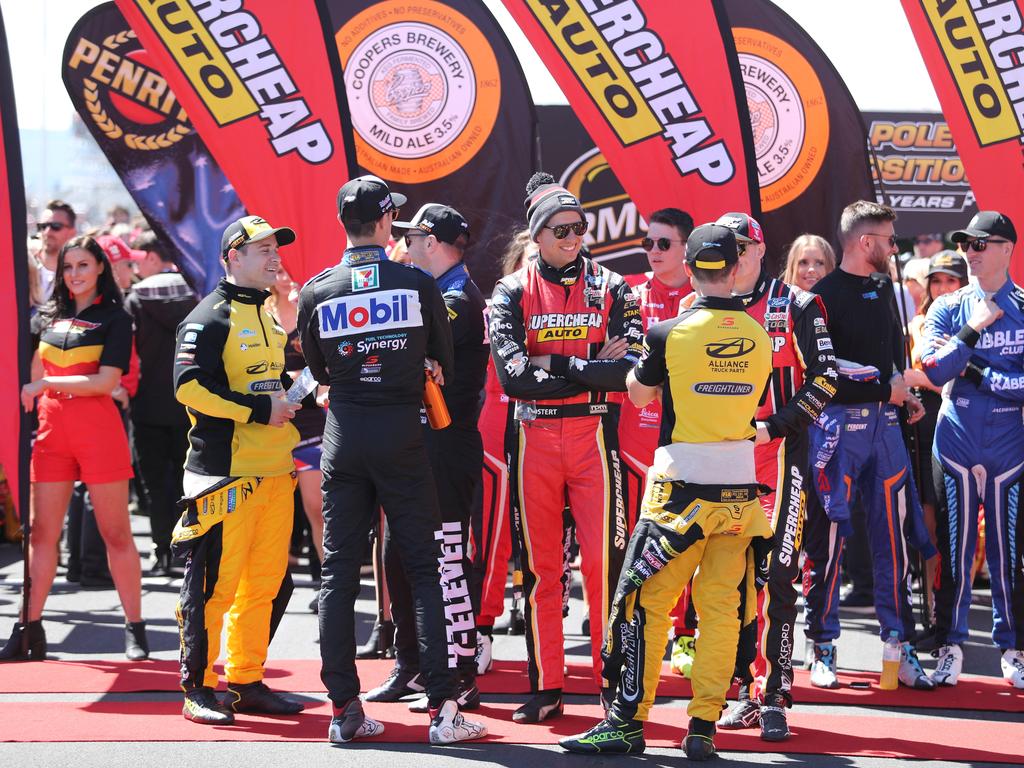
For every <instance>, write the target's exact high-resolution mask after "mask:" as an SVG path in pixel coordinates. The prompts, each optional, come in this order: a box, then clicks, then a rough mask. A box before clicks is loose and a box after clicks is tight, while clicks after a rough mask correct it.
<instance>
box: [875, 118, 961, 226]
mask: <svg viewBox="0 0 1024 768" xmlns="http://www.w3.org/2000/svg"><path fill="white" fill-rule="evenodd" d="M864 122H866V123H867V125H868V143H869V146H870V147H871V150H872V155H873V157H872V159H873V161H874V162H873V164H872V170H873V171H874V178H875V194H876V197H877V199H878V201H879V202H883V203H885V204H886V205H889V206H892V207H893V208H894V209H896V213H898V214H899V217H900V218H899V221H898V222H896V231H897V232H899V234H900V235H901V236H903V237H912V236H914V235H920V234H924V233H937V232H942V233H947V232H950V231H952V230H954V229H959V228H960V227H962V226H963V224H964V222H965V221H969V220H970V219H971V217H972V216H974V214H975V213H977V212H978V204H977V202H976V201H975V199H974V193H973V192H972V191H971V185H970V183H969V182H968V181H967V174H966V172H965V171H964V164H963V161H962V160H961V159H960V155H959V154H958V152H957V149H956V145H955V144H954V143H953V134H952V132H951V131H950V129H949V126H948V125H947V124H946V119H945V118H944V117H943V116H942V115H941V114H939V113H935V112H865V113H864Z"/></svg>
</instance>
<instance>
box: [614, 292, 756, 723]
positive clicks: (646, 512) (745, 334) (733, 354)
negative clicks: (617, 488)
mask: <svg viewBox="0 0 1024 768" xmlns="http://www.w3.org/2000/svg"><path fill="white" fill-rule="evenodd" d="M770 373H771V342H770V340H769V338H768V336H767V334H766V333H765V332H764V329H763V328H761V327H760V325H758V323H757V322H756V321H755V320H753V319H752V318H751V317H750V316H748V315H747V314H746V313H745V312H744V311H743V303H742V302H741V301H740V300H739V299H735V298H729V299H718V298H710V297H702V298H700V299H698V300H697V301H696V302H695V303H694V305H693V307H692V308H691V309H689V310H686V311H684V312H683V313H682V314H681V315H680V316H679V317H678V318H675V319H673V320H668V321H665V322H662V323H658V324H657V325H654V326H652V327H651V328H650V329H649V330H648V333H647V338H646V341H645V344H644V355H643V357H642V358H641V360H640V362H639V364H638V365H637V367H636V371H635V375H636V378H637V381H638V382H640V383H641V384H644V385H646V386H650V387H654V386H658V385H664V386H663V391H662V400H663V413H664V417H663V419H662V427H661V438H660V442H661V444H662V447H660V448H658V450H657V451H656V452H655V456H654V462H653V465H652V467H651V471H650V473H649V474H648V479H647V485H646V489H645V492H644V503H643V511H642V513H641V517H640V520H639V522H638V523H637V525H636V528H635V529H634V530H633V533H632V536H631V537H630V540H629V547H628V549H627V553H626V560H625V565H624V566H623V568H622V571H621V573H620V574H619V579H618V584H617V586H616V590H615V597H614V600H613V602H612V608H611V613H610V615H609V618H608V632H607V636H606V641H605V645H604V652H603V661H604V666H603V677H604V680H603V684H604V685H606V686H607V687H609V688H611V689H613V690H614V691H615V695H614V700H613V702H612V704H611V709H612V711H613V712H614V713H615V715H617V716H618V717H619V718H621V719H625V720H629V719H636V720H646V719H647V716H648V712H649V711H650V708H651V705H652V704H653V703H654V697H655V695H656V693H657V686H658V681H659V678H660V675H661V662H662V659H663V657H664V655H665V638H666V633H667V631H668V628H669V623H670V620H669V615H668V612H669V610H670V609H671V608H672V606H673V605H675V604H676V603H677V601H678V599H679V595H680V593H681V592H682V591H683V588H684V586H685V585H686V584H688V583H689V581H690V579H691V578H694V601H695V604H696V606H697V612H698V614H699V615H700V633H701V634H700V642H699V643H698V644H697V655H696V659H695V661H694V664H693V671H692V680H693V692H694V696H693V700H692V701H691V702H690V705H689V707H688V710H687V711H688V712H689V714H690V715H691V717H696V718H700V719H703V720H709V721H712V722H714V721H715V720H717V719H718V716H719V714H720V713H721V711H722V707H723V706H724V704H725V694H726V691H727V689H728V687H729V680H730V678H731V676H732V673H733V669H734V666H735V661H736V647H737V642H738V639H739V631H740V621H739V615H738V609H739V601H740V592H739V591H738V590H737V587H738V586H740V585H744V587H745V589H746V590H749V591H752V590H753V574H754V568H755V560H758V561H760V560H763V558H764V557H766V556H767V552H768V548H769V546H770V537H771V528H770V526H769V524H768V520H767V519H766V518H765V514H764V510H763V509H762V508H761V505H760V504H758V501H757V499H758V495H759V494H760V493H763V492H764V491H766V490H767V489H766V488H764V486H760V485H758V483H757V482H756V477H755V467H754V446H753V443H752V438H753V436H754V428H753V419H752V417H753V415H754V412H755V411H756V409H757V405H758V401H759V399H760V397H761V396H762V394H763V392H764V389H765V384H766V382H767V381H768V378H769V375H770ZM755 541H756V542H757V543H758V545H757V546H756V548H755V546H754V544H755ZM755 549H756V554H755ZM698 568H699V570H698ZM695 573H696V577H694V574H695Z"/></svg>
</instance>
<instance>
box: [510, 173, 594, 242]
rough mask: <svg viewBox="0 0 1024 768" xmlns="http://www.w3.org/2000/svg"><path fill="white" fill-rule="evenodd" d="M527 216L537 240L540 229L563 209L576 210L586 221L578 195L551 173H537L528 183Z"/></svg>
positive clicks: (532, 236)
mask: <svg viewBox="0 0 1024 768" xmlns="http://www.w3.org/2000/svg"><path fill="white" fill-rule="evenodd" d="M524 205H525V206H526V218H527V220H528V221H529V223H530V238H531V239H532V240H533V241H534V242H536V241H537V238H538V237H540V231H541V230H542V229H543V228H544V225H545V224H547V223H548V221H550V220H551V217H552V216H554V215H555V214H556V213H560V212H562V211H575V212H576V213H578V214H579V215H580V218H581V219H583V220H584V221H586V216H584V215H583V206H581V205H580V201H579V200H577V199H576V195H574V194H573V193H572V192H570V191H569V190H567V189H566V188H565V187H563V186H562V185H560V184H559V183H558V182H557V181H555V177H554V176H552V175H551V174H550V173H535V174H533V176H531V177H530V180H529V181H528V182H527V183H526V200H525V201H524Z"/></svg>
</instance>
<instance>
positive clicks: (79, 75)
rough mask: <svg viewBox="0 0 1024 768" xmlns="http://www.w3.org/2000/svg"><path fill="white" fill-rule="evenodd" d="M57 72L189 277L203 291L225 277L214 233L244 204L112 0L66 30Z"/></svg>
mask: <svg viewBox="0 0 1024 768" xmlns="http://www.w3.org/2000/svg"><path fill="white" fill-rule="evenodd" d="M63 78H64V86H65V87H66V88H67V90H68V95H69V96H70V97H71V102H72V103H73V104H74V105H75V109H76V110H77V111H78V114H79V115H80V116H81V118H82V121H83V122H84V123H85V125H86V126H88V128H89V131H90V133H92V136H93V138H94V139H95V140H96V143H97V144H98V145H99V147H100V149H101V150H102V151H103V154H104V155H106V157H107V159H108V160H109V161H110V164H111V166H113V168H114V170H115V171H116V172H117V174H118V176H120V177H121V181H122V182H123V183H124V185H125V188H126V189H127V190H128V192H129V193H130V194H131V196H132V198H133V199H134V200H135V203H136V205H138V206H139V210H140V211H142V214H143V215H144V216H145V217H146V220H147V221H148V222H149V224H150V226H151V227H152V228H153V231H154V232H156V233H158V234H159V235H160V236H161V238H162V239H163V240H164V241H165V242H166V243H168V244H170V245H172V246H173V247H174V248H175V249H176V250H177V252H178V259H177V262H178V265H179V266H180V267H181V270H182V272H183V274H184V275H185V276H186V278H187V279H188V280H189V282H190V283H191V284H192V285H193V286H194V287H195V288H196V289H197V290H198V291H200V292H201V293H203V294H205V293H208V292H209V291H210V290H212V289H213V287H214V286H215V285H216V284H217V281H218V280H219V279H220V278H221V277H223V275H224V270H223V268H222V267H221V263H220V258H219V251H220V236H221V233H222V232H223V231H224V228H225V227H226V226H227V225H228V224H229V223H230V222H232V221H234V220H235V219H237V218H238V217H239V216H244V215H245V209H244V208H243V207H242V203H241V201H239V199H238V195H236V194H235V192H234V189H233V188H232V187H231V184H230V183H229V182H228V180H227V178H226V177H225V176H224V172H223V171H221V169H220V167H219V166H218V165H217V162H216V161H215V160H214V159H213V158H212V157H211V156H210V152H209V150H208V149H207V148H206V145H205V144H204V143H203V141H202V139H200V138H199V136H198V134H196V132H195V130H194V129H193V128H192V124H191V123H190V122H189V119H188V116H187V115H186V114H185V110H184V108H183V107H182V106H181V104H180V103H179V102H178V100H177V98H176V97H175V95H174V92H173V91H172V90H171V89H170V88H169V87H168V85H167V81H166V80H165V79H164V77H163V75H161V74H160V72H159V70H158V69H157V68H156V67H155V65H154V61H153V57H152V56H151V55H150V54H149V52H148V51H147V50H146V49H145V48H143V47H142V43H140V42H139V40H138V38H136V36H135V33H134V32H133V31H132V30H131V28H130V27H129V25H128V22H127V21H125V18H124V16H122V15H121V12H120V11H119V10H118V9H117V7H116V6H115V5H114V3H113V2H109V3H103V4H102V5H99V6H97V7H95V8H93V9H91V10H90V11H89V12H88V13H86V14H85V15H84V16H83V17H82V18H81V19H79V21H78V23H77V24H75V26H74V28H73V29H72V30H71V34H70V35H69V36H68V40H67V43H66V44H65V46H64V60H63Z"/></svg>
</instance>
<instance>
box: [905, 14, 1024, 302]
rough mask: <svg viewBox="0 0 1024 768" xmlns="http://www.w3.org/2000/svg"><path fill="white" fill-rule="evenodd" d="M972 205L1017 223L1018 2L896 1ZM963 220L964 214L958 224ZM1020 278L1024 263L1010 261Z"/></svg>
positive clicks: (1023, 171)
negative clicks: (924, 69) (957, 158)
mask: <svg viewBox="0 0 1024 768" xmlns="http://www.w3.org/2000/svg"><path fill="white" fill-rule="evenodd" d="M903 10H904V11H905V12H906V14H907V19H908V20H909V21H910V27H911V29H912V30H913V32H914V37H915V38H916V39H917V45H918V47H919V48H920V49H921V56H922V57H923V58H924V63H925V65H926V66H927V67H928V73H929V74H930V75H931V78H932V84H933V85H934V86H935V92H936V94H938V97H939V104H941V105H942V112H943V114H944V115H945V116H946V120H947V121H948V122H949V127H950V130H951V131H952V133H953V139H954V140H955V141H956V146H957V148H958V149H959V151H960V156H961V157H962V158H963V161H964V167H965V168H966V170H967V173H968V174H969V175H970V178H971V188H972V189H973V190H974V195H975V197H976V198H977V201H978V207H979V208H982V209H985V210H992V209H994V210H998V211H1001V212H1002V213H1005V214H1006V215H1007V216H1009V217H1010V218H1011V219H1012V220H1013V221H1014V223H1015V224H1016V225H1017V227H1018V228H1020V227H1021V226H1022V223H1024V195H1022V194H1021V190H1024V0H1003V2H999V3H992V2H986V3H980V2H977V0H973V1H971V2H969V1H968V0H903ZM966 224H967V218H966V217H964V219H963V224H962V225H961V226H963V225H966ZM1010 273H1011V275H1012V276H1013V279H1014V281H1015V282H1016V283H1018V284H1022V283H1024V264H1022V263H1021V262H1020V260H1018V261H1017V262H1015V263H1014V264H1012V265H1011V267H1010Z"/></svg>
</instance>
